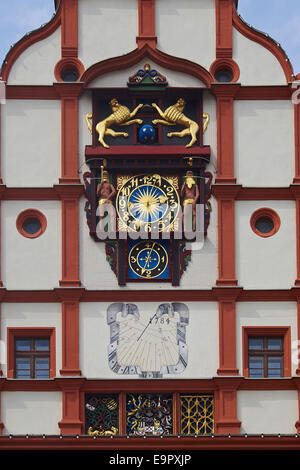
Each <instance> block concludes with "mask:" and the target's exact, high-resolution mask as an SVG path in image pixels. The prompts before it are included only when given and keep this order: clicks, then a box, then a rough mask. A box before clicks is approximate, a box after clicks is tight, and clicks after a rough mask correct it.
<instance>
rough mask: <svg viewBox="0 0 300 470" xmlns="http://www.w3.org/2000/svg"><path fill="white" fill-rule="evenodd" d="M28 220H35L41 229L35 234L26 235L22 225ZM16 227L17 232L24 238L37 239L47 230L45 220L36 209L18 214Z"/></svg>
mask: <svg viewBox="0 0 300 470" xmlns="http://www.w3.org/2000/svg"><path fill="white" fill-rule="evenodd" d="M28 219H37V220H38V221H39V222H40V224H41V228H40V229H39V230H38V231H37V232H35V233H27V232H26V231H25V230H24V223H25V222H26V220H28ZM16 227H17V230H18V232H19V233H20V234H21V235H22V236H23V237H26V238H37V237H40V236H41V235H42V234H43V233H44V232H45V230H46V228H47V219H46V217H45V215H44V214H42V212H40V211H38V210H37V209H26V210H25V211H22V212H20V214H19V215H18V217H17V220H16Z"/></svg>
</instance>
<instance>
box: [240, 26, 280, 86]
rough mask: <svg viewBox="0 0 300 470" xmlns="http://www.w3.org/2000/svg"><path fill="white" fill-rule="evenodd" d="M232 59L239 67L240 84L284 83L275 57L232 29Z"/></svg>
mask: <svg viewBox="0 0 300 470" xmlns="http://www.w3.org/2000/svg"><path fill="white" fill-rule="evenodd" d="M232 41H233V59H234V60H235V61H236V62H237V64H238V66H239V68H240V78H239V82H240V83H241V84H242V85H244V86H245V85H286V78H285V74H284V71H283V69H282V67H281V65H280V63H279V62H278V60H277V59H276V57H275V56H274V55H273V54H272V53H271V52H270V51H268V49H266V48H265V47H263V46H261V45H260V44H258V43H256V42H254V41H251V40H250V39H248V38H246V37H245V36H243V35H242V34H241V33H239V32H238V31H237V30H236V29H235V28H233V29H232Z"/></svg>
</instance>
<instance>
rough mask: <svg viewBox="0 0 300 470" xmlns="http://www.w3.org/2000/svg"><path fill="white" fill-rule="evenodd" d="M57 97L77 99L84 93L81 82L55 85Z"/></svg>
mask: <svg viewBox="0 0 300 470" xmlns="http://www.w3.org/2000/svg"><path fill="white" fill-rule="evenodd" d="M53 87H54V89H55V91H56V93H57V95H58V96H59V97H61V98H77V97H78V96H80V95H81V93H82V92H83V83H81V82H79V83H78V82H70V83H69V82H58V83H53Z"/></svg>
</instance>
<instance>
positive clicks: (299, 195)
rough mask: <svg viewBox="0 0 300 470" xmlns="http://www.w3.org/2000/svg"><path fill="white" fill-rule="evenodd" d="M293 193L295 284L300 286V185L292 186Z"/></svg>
mask: <svg viewBox="0 0 300 470" xmlns="http://www.w3.org/2000/svg"><path fill="white" fill-rule="evenodd" d="M291 190H292V194H293V196H294V198H295V200H296V265H297V279H296V280H295V286H300V186H299V185H297V184H295V185H293V186H291Z"/></svg>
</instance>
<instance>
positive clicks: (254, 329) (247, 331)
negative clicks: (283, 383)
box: [242, 326, 292, 377]
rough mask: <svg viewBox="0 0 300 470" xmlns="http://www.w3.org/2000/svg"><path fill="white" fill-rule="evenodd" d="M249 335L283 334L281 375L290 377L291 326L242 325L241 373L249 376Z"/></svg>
mask: <svg viewBox="0 0 300 470" xmlns="http://www.w3.org/2000/svg"><path fill="white" fill-rule="evenodd" d="M249 336H283V377H291V375H292V370H291V365H292V363H291V327H290V326H243V327H242V341H243V375H244V377H249V367H248V355H249V351H248V349H249V348H248V338H249Z"/></svg>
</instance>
